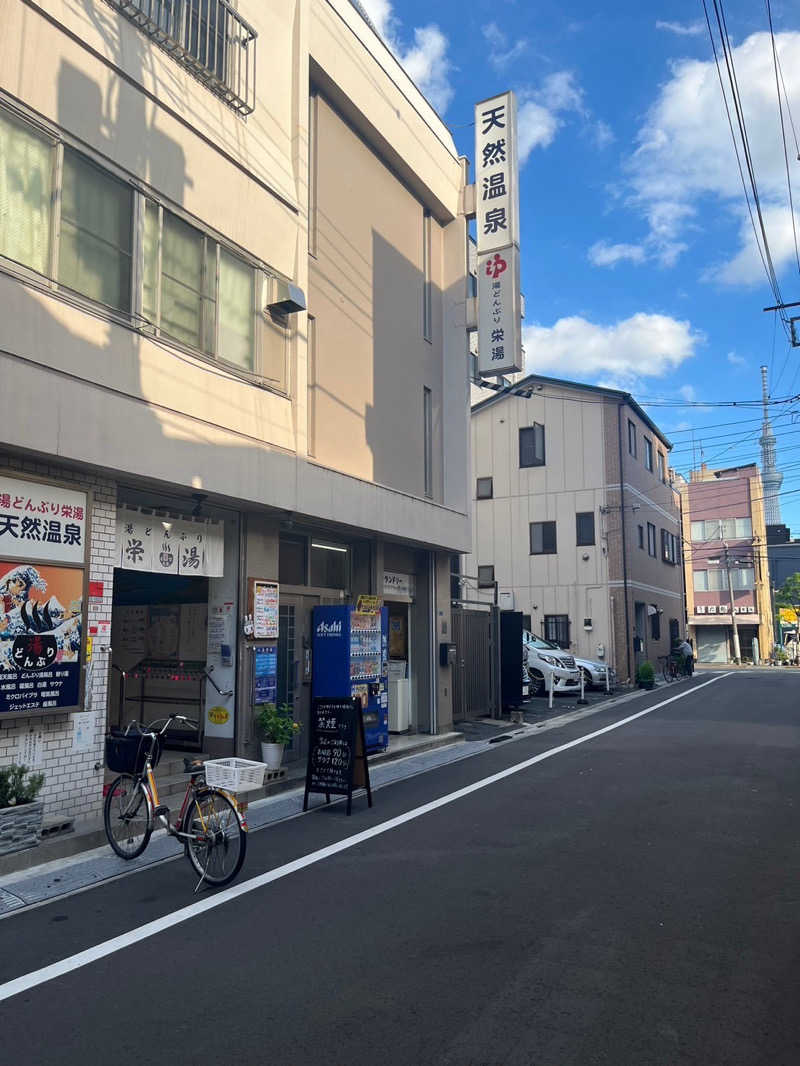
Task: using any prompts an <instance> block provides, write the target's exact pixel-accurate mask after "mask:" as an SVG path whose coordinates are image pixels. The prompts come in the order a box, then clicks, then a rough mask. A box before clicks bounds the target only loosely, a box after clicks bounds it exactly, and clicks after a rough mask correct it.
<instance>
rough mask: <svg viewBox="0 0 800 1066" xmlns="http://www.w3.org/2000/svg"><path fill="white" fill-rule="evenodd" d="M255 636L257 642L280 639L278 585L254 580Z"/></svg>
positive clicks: (252, 612) (251, 593)
mask: <svg viewBox="0 0 800 1066" xmlns="http://www.w3.org/2000/svg"><path fill="white" fill-rule="evenodd" d="M250 595H251V600H252V608H253V609H252V611H251V614H252V615H253V636H254V637H255V639H256V640H277V639H278V585H277V582H275V581H257V580H253V582H252V587H251V592H250Z"/></svg>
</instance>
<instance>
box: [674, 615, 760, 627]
mask: <svg viewBox="0 0 800 1066" xmlns="http://www.w3.org/2000/svg"><path fill="white" fill-rule="evenodd" d="M730 624H731V616H730V615H729V614H693V615H690V617H689V625H690V626H729V625H730ZM736 624H737V625H738V626H740V627H741V626H757V625H760V624H761V620H760V618H759V616H758V615H757V614H737V615H736Z"/></svg>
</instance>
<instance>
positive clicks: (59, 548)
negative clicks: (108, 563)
mask: <svg viewBox="0 0 800 1066" xmlns="http://www.w3.org/2000/svg"><path fill="white" fill-rule="evenodd" d="M86 530H87V516H86V493H85V492H75V491H73V490H72V489H62V488H61V486H59V485H46V484H42V483H40V482H37V481H23V480H21V479H18V478H15V477H14V478H12V477H6V476H0V556H2V557H4V558H6V559H39V560H45V559H46V560H52V561H53V562H60V563H75V564H77V565H78V566H81V565H83V562H84V558H85V554H86Z"/></svg>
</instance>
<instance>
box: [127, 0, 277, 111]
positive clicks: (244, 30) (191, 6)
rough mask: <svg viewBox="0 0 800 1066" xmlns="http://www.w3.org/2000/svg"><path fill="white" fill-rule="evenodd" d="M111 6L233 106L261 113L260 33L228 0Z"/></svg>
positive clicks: (135, 1)
mask: <svg viewBox="0 0 800 1066" xmlns="http://www.w3.org/2000/svg"><path fill="white" fill-rule="evenodd" d="M109 2H110V3H111V4H112V5H113V6H114V7H116V8H118V9H119V10H120V11H121V12H122V13H123V14H124V15H126V16H127V17H128V18H129V19H130V20H131V21H132V22H134V23H135V24H136V26H137V27H138V28H139V29H140V30H141V31H142V33H145V34H147V36H148V37H151V38H152V39H153V40H154V41H155V42H156V44H158V45H160V47H162V48H163V49H164V50H165V51H166V52H168V53H169V54H170V55H171V56H172V58H173V59H174V60H175V61H176V62H177V63H179V64H180V66H182V67H186V68H187V69H188V70H190V71H191V73H192V74H193V75H194V76H195V77H196V78H197V79H198V80H199V81H201V82H203V84H204V85H205V86H206V87H207V88H208V89H209V90H210V91H211V92H213V93H214V94H215V95H216V96H219V97H221V98H222V100H223V101H224V102H225V103H226V104H227V105H228V107H231V108H233V110H234V111H238V112H239V114H241V115H249V114H250V113H251V112H252V111H253V110H254V109H255V106H256V39H257V37H258V34H257V33H256V31H255V30H254V29H253V27H252V26H251V25H250V24H249V23H248V22H246V21H245V19H243V18H242V16H241V15H240V14H239V13H238V11H236V10H235V8H234V7H233V6H232V5H231V4H230V3H229V2H227V0H180V2H179V0H159V2H158V3H153V0H109Z"/></svg>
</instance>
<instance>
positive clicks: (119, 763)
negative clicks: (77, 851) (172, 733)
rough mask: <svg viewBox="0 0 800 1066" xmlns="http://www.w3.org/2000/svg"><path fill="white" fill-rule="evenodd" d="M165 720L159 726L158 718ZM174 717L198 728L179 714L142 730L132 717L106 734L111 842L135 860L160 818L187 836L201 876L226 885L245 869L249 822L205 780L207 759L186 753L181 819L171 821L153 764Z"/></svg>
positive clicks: (106, 812) (106, 817) (183, 838)
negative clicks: (110, 772) (115, 774)
mask: <svg viewBox="0 0 800 1066" xmlns="http://www.w3.org/2000/svg"><path fill="white" fill-rule="evenodd" d="M161 721H164V725H163V726H162V728H161V729H159V730H158V731H156V730H155V727H156V726H157V725H158V724H159V722H161ZM173 722H183V723H186V724H188V725H192V726H194V727H195V728H196V726H197V723H194V722H192V720H191V719H189V718H186V717H184V716H183V715H180V714H172V715H170V716H169V718H167V719H160V718H159V719H156V721H154V722H151V723H150V725H149V726H145V727H144V728H143V729H141V728H140V727H139V726H138V724H137V723H136V722H131V723H130V725H129V726H128V727H127V729H126V730H125V731H124V732H120V731H117V732H116V733H114V734H112V735H111V736H109V737H107V738H106V763H107V765H108V767H109V769H110V770H114V771H117V772H118V774H119V776H118V777H116V778H115V779H114V780H113V781H112V782H111V784H110V785H109V786H108V791H107V793H106V798H105V802H104V804H103V823H104V825H105V831H106V837H107V838H108V842H109V844H110V845H111V847H112V848H113V850H114V851H115V852H116V854H117V855H119V856H120V858H122V859H135V858H136V857H137V856H138V855H141V854H142V852H143V851H144V850H145V848H146V847H147V845H148V844H149V843H150V837H151V836H152V834H153V829H154V826H155V821H156V819H159V820H160V821H161V823H162V825H163V826H164V828H165V829H166V831H167V832H168V833H169V835H170V836H173V837H176V838H177V839H178V840H181V841H183V844H184V848H185V853H186V858H187V859H188V860H189V864H190V865H191V867H192V869H193V870H194V871H195V873H196V874H197V875H198V876H199V877H200V880H199V882H198V884H197V887H196V888H195V892H196V891H197V890H198V889H199V888H200V885H201V884H202V883H203V882H204V881H205V882H207V883H208V884H210V885H214V886H215V887H219V886H221V885H227V884H228V883H229V882H230V881H232V880H233V879H234V877H236V875H237V874H238V872H239V870H241V868H242V863H243V862H244V857H245V853H246V851H247V822H246V821H245V819H244V816H243V814H242V812H241V811H240V809H239V806H238V804H237V802H236V800H235V799H234V798H233V797H232V796H231V795H230V794H229V793H228V792H226V791H224V790H223V789H221V788H216V787H215V786H213V785H209V784H207V783H206V780H205V769H204V766H203V763H201V762H192V761H191V760H190V759H186V758H184V760H183V765H184V773H187V774H190V775H191V776H190V778H189V782H188V784H187V786H186V794H185V795H184V797H183V803H182V804H181V809H180V812H179V814H178V817H177V820H176V821H175V822H174V823H173V822H171V821H170V811H169V807H168V806H167V805H166V804H164V803H161V802H160V801H159V798H158V788H157V786H156V782H155V778H154V776H153V769H154V768H155V767H156V766H157V765H158V761H159V759H160V757H161V740H160V738H161V737H162V736H163V735H164V733H165V732H166V731H167V729H168V728H169V727H170V725H172V723H173Z"/></svg>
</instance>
